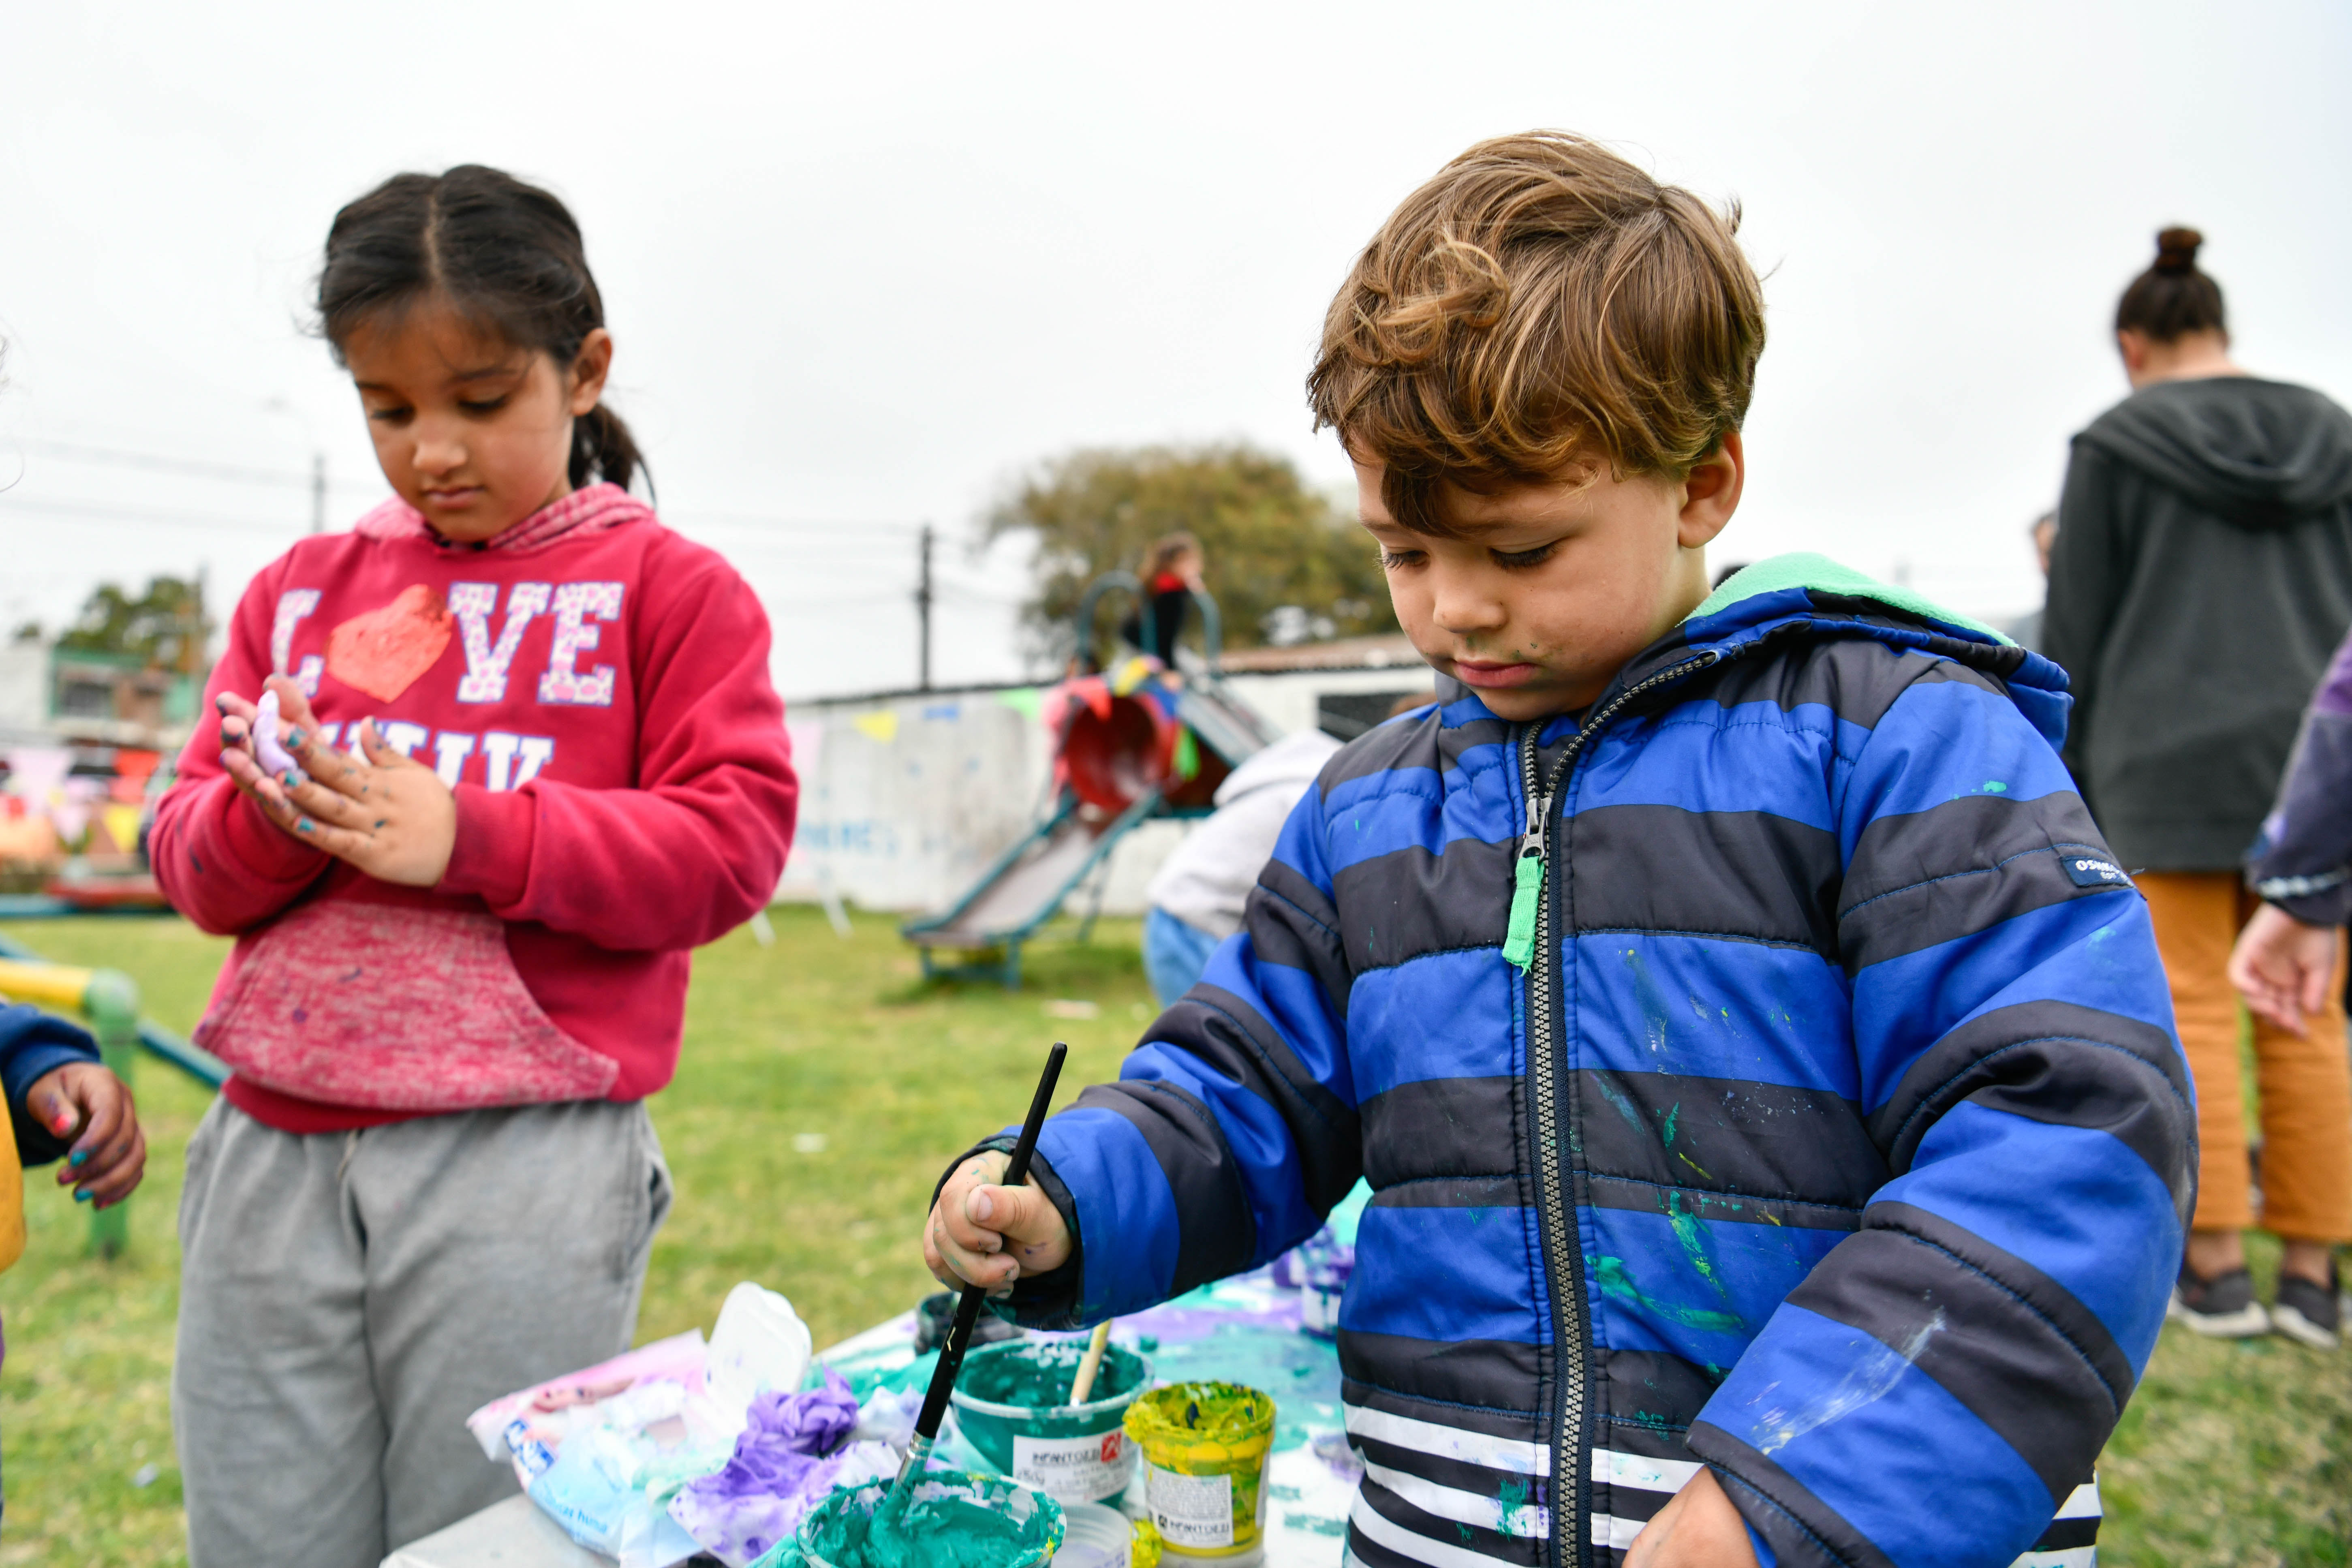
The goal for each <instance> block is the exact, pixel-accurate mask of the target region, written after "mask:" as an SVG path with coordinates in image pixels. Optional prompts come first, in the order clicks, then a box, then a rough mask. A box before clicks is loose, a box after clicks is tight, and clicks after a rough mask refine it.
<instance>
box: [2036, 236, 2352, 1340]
mask: <svg viewBox="0 0 2352 1568" xmlns="http://www.w3.org/2000/svg"><path fill="white" fill-rule="evenodd" d="M2201 243H2202V237H2200V235H2199V234H2198V233H2197V232H2196V231H2195V230H2194V229H2188V228H2168V229H2166V230H2164V231H2163V232H2162V233H2161V234H2159V235H2158V237H2157V255H2156V260H2155V261H2154V263H2153V264H2152V265H2150V266H2149V268H2147V271H2145V272H2143V273H2141V274H2140V275H2139V276H2138V277H2137V278H2136V279H2133V280H2132V282H2131V285H2130V286H2129V287H2128V288H2127V289H2125V290H2124V295H2123V298H2122V299H2121V300H2119V301H2118V302H2117V304H2116V320H2115V326H2116V351H2117V353H2119V355H2120V356H2121V358H2122V360H2123V366H2124V373H2125V376H2126V379H2127V380H2128V381H2129V382H2130V383H2131V385H2132V394H2131V395H2130V396H2129V397H2126V399H2124V400H2123V401H2122V402H2121V403H2119V404H2117V405H2116V406H2114V407H2113V408H2110V409H2108V410H2107V411H2106V412H2105V414H2103V415H2101V416H2099V417H2098V418H2097V419H2095V420H2094V421H2093V422H2092V423H2091V425H2090V426H2088V427H2086V428H2085V429H2084V430H2083V431H2082V432H2081V433H2080V434H2079V435H2077V436H2076V437H2074V450H2073V454H2072V457H2071V458H2070V459H2069V461H2068V464H2067V468H2066V486H2065V490H2064V493H2063V495H2062V496H2061V497H2060V500H2059V503H2058V537H2057V540H2056V542H2054V544H2053V546H2052V549H2051V556H2050V595H2049V603H2048V605H2047V607H2046V608H2045V610H2044V611H2043V618H2042V651H2043V652H2044V653H2045V654H2046V655H2047V656H2048V657H2049V658H2051V659H2053V661H2055V662H2056V663H2057V664H2058V665H2059V667H2060V668H2063V669H2064V670H2065V671H2066V673H2067V676H2068V677H2069V679H2070V681H2071V687H2072V692H2073V695H2074V712H2073V715H2072V718H2071V720H2070V722H2069V725H2068V731H2067V740H2066V761H2067V763H2068V765H2069V766H2070V767H2072V769H2073V770H2074V779H2075V783H2076V785H2077V787H2078V788H2079V789H2080V790H2081V792H2082V795H2083V797H2084V800H2086V801H2087V802H2088V803H2089V804H2090V807H2091V814H2092V816H2094V817H2095V819H2096V820H2097V822H2098V825H2099V830H2100V832H2101V833H2102V834H2103V835H2105V838H2106V841H2107V844H2108V845H2109V847H2111V848H2112V849H2113V850H2114V852H2115V857H2116V864H2117V865H2119V866H2122V867H2124V868H2126V869H2128V870H2129V871H2130V873H2131V876H2132V878H2133V879H2134V880H2135V881H2136V882H2137V883H2138V884H2139V886H2140V887H2141V889H2143V890H2144V891H2145V892H2146V894H2147V900H2148V905H2149V910H2150V913H2151V915H2152V917H2153V919H2154V921H2155V927H2156V939H2157V946H2158V949H2159V951H2160V952H2162V954H2163V958H2164V967H2165V972H2166V974H2167V976H2168V979H2169V981H2170V983H2171V989H2172V1001H2173V1006H2174V1011H2175V1014H2176V1016H2177V1017H2178V1020H2179V1031H2180V1042H2181V1045H2182V1046H2183V1047H2186V1049H2187V1052H2188V1055H2189V1064H2190V1070H2191V1071H2192V1072H2193V1073H2194V1074H2195V1075H2196V1079H2197V1092H2198V1099H2199V1118H2198V1120H2199V1122H2200V1127H2201V1129H2202V1132H2203V1144H2204V1152H2203V1160H2202V1165H2203V1169H2202V1173H2201V1185H2200V1194H2199V1196H2198V1201H2197V1207H2196V1210H2195V1212H2194V1215H2193V1216H2192V1218H2191V1221H2190V1225H2191V1230H2190V1234H2189V1240H2188V1243H2187V1245H2186V1247H2185V1248H2184V1252H2185V1254H2186V1256H2185V1258H2184V1260H2183V1267H2182V1268H2181V1270H2180V1274H2179V1279H2178V1281H2177V1283H2176V1286H2175V1294H2174V1300H2173V1312H2174V1315H2175V1316H2176V1317H2177V1318H2179V1319H2180V1320H2182V1321H2185V1322H2186V1323H2187V1325H2188V1326H2189V1328H2191V1329H2194V1330H2196V1331H2199V1332H2200V1333H2208V1334H2226V1335H2243V1334H2258V1333H2262V1332H2263V1331H2266V1330H2268V1329H2271V1328H2273V1327H2275V1328H2276V1329H2278V1330H2279V1331H2281V1332H2283V1333H2286V1334H2289V1335H2291V1336H2293V1337H2294V1338H2296V1339H2301V1340H2305V1341H2307V1342H2310V1343H2313V1344H2315V1345H2332V1344H2334V1343H2335V1342H2336V1332H2337V1326H2338V1323H2339V1321H2340V1320H2341V1318H2342V1315H2343V1309H2342V1307H2341V1305H2340V1304H2339V1302H2338V1301H2337V1299H2336V1289H2335V1274H2334V1270H2333V1268H2332V1265H2331V1261H2330V1256H2329V1254H2330V1247H2331V1244H2333V1243H2336V1242H2339V1241H2343V1240H2347V1239H2352V1106H2347V1085H2346V1077H2347V1071H2346V1065H2345V1055H2344V1053H2345V1016H2344V1011H2343V1007H2342V1005H2341V1003H2340V1002H2339V1001H2337V1000H2336V999H2335V998H2336V996H2337V995H2339V994H2340V988H2341V986H2342V981H2341V979H2340V978H2335V979H2331V978H2330V976H2331V975H2340V973H2341V965H2342V962H2343V961H2342V959H2341V957H2340V955H2339V952H2338V949H2339V947H2340V946H2341V945H2342V940H2343V939H2342V938H2341V937H2340V936H2338V935H2337V934H2336V929H2337V928H2339V927H2342V926H2343V925H2345V924H2346V923H2347V920H2352V869H2347V858H2352V770H2344V771H2338V770H2337V769H2336V768H2335V767H2334V766H2332V765H2331V766H2330V767H2328V768H2326V769H2323V770H2322V773H2320V774H2315V775H2314V776H2315V778H2319V779H2322V782H2321V783H2320V784H2319V785H2318V787H2317V790H2316V793H2315V795H2312V796H2311V798H2310V801H2309V802H2308V803H2307V804H2305V805H2293V804H2292V803H2289V802H2285V801H2283V797H2281V795H2280V794H2279V790H2280V784H2281V780H2282V777H2283V776H2284V774H2285V773H2287V772H2288V763H2289V758H2290V756H2291V755H2295V754H2296V753H2295V750H2294V748H2295V746H2296V735H2297V732H2298V726H2300V725H2302V724H2303V721H2304V714H2305V706H2306V705H2307V704H2309V703H2310V702H2311V701H2312V693H2313V690H2314V689H2315V688H2320V687H2321V683H2322V678H2323V677H2326V678H2327V679H2328V681H2329V682H2330V685H2331V686H2332V685H2333V683H2334V681H2335V679H2336V678H2335V676H2334V675H2332V674H2331V673H2330V671H2329V669H2328V666H2327V650H2329V649H2330V648H2333V647H2336V645H2337V644H2338V643H2339V642H2342V641H2343V640H2344V637H2345V634H2346V630H2347V627H2352V414H2347V412H2346V410H2344V409H2343V408H2341V407H2339V406H2338V405H2336V404H2335V403H2334V402H2332V401H2331V400H2329V399H2328V398H2327V397H2326V396H2324V395H2321V394H2319V393H2316V392H2314V391H2312V390H2310V389H2309V388H2307V387H2301V386H2294V385H2292V384H2287V383H2284V382H2277V381H2271V380H2268V379H2266V378H2264V377H2262V376H2258V375H2255V374H2251V373H2249V372H2248V371H2247V370H2246V368H2245V367H2244V366H2242V365H2240V364H2239V363H2236V362H2235V361H2234V360H2233V359H2232V358H2231V352H2230V332H2229V328H2228V325H2227V321H2226V315H2225V311H2224V309H2223V305H2222V299H2221V285H2220V284H2219V283H2217V282H2215V281H2214V280H2213V279H2212V278H2211V277H2210V276H2209V275H2207V274H2206V273H2205V272H2204V271H2203V270H2202V269H2201V268H2199V266H2198V265H2197V252H2198V248H2199V247H2200V244H2201ZM2338 668H2339V669H2341V668H2343V665H2342V662H2341V658H2339V662H2338ZM2342 695H2343V696H2344V700H2345V701H2346V702H2347V707H2346V708H2345V709H2344V712H2345V713H2346V714H2347V716H2352V688H2347V691H2346V692H2345V693H2343V694H2342ZM2322 696H2323V699H2325V698H2326V689H2325V688H2323V689H2322ZM2330 722H2331V723H2333V722H2335V721H2330ZM2346 722H2347V724H2352V717H2347V721H2346ZM2320 734H2321V731H2320V730H2319V729H2317V728H2311V729H2308V730H2307V731H2306V740H2309V739H2312V738H2314V737H2318V736H2320ZM2328 734H2329V736H2330V737H2332V736H2333V735H2334V731H2332V730H2330V731H2328ZM2346 736H2347V739H2352V729H2347V731H2346ZM2331 743H2332V742H2331ZM2314 754H2316V753H2314ZM2328 754H2329V756H2330V758H2331V759H2333V758H2334V756H2335V753H2334V752H2329V753H2328ZM2345 760H2347V761H2352V752H2347V753H2346V759H2345ZM2297 765H2298V767H2299V766H2300V763H2298V764H2297ZM2323 775H2324V777H2323ZM2338 803H2340V806H2339V804H2338ZM2282 810H2284V811H2286V812H2287V815H2289V816H2294V818H2295V820H2296V827H2295V830H2294V832H2293V833H2290V834H2288V835H2287V836H2286V837H2284V838H2282V837H2279V836H2278V835H2276V834H2274V833H2273V832H2271V831H2270V829H2271V828H2272V827H2273V826H2276V822H2277V817H2278V814H2279V812H2280V811H2282ZM2266 813H2268V814H2271V815H2270V816H2269V817H2268V818H2266V817H2265V814H2266ZM2339 830H2340V831H2339ZM2258 839H2260V840H2262V841H2263V843H2264V844H2268V845H2270V846H2272V847H2273V849H2279V850H2280V853H2278V854H2267V852H2265V851H2263V850H2260V849H2258V850H2257V852H2256V859H2257V862H2258V864H2257V865H2256V867H2255V868H2254V871H2253V876H2252V883H2253V886H2254V889H2255V891H2257V892H2259V893H2260V894H2261V896H2262V898H2263V901H2264V903H2265V904H2268V905H2273V906H2278V907H2277V908H2274V909H2268V910H2259V911H2258V910H2256V909H2255V908H2254V906H2253V902H2252V900H2251V899H2249V898H2248V897H2247V896H2246V894H2245V893H2244V892H2242V890H2241V882H2240V876H2239V874H2240V871H2241V869H2242V867H2243V864H2244V862H2245V859H2246V857H2247V854H2248V846H2249V845H2252V844H2255V843H2256V841H2257V840H2258ZM2282 847H2283V848H2282ZM2266 855H2267V858H2265V857H2266ZM2143 868H2145V869H2143ZM2306 895H2310V896H2311V899H2310V901H2305V900H2306ZM2323 905H2324V906H2326V907H2324V908H2323V907H2320V906H2323ZM2339 906H2340V907H2339ZM2290 917H2292V918H2290ZM2250 919H2251V921H2252V923H2251V924H2249V921H2250ZM2282 920H2284V921H2286V922H2287V925H2288V927H2291V928H2292V927H2297V926H2298V923H2299V925H2300V927H2302V928H2308V929H2303V930H2300V931H2299V933H2298V932H2296V931H2289V932H2288V934H2290V935H2294V939H2295V940H2294V944H2291V945H2294V946H2295V947H2296V951H2297V952H2298V953H2299V954H2300V956H2298V957H2296V958H2294V960H2293V961H2292V963H2291V964H2289V967H2291V968H2292V969H2293V971H2294V980H2293V986H2291V988H2293V987H2299V986H2301V985H2303V984H2305V983H2306V981H2307V983H2308V985H2309V986H2310V988H2311V996H2312V999H2311V1001H2310V1002H2309V1003H2308V1004H2307V1005H2305V1007H2304V1008H2303V1011H2305V1012H2308V1013H2310V1014H2311V1015H2313V1016H2311V1018H2310V1019H2309V1022H2308V1027H2307V1032H2305V1030H2304V1029H2303V1028H2301V1027H2299V1026H2303V1025H2304V1023H2305V1020H2304V1018H2303V1017H2302V1016H2300V1014H2298V1015H2297V1016H2294V1018H2292V1019H2291V1020H2290V1019H2288V1018H2287V1016H2286V1015H2285V1014H2284V1013H2282V1012H2280V1011H2278V1010H2277V1009H2276V1008H2275V1007H2272V1008H2271V1010H2270V1011H2267V1012H2265V1011H2263V1006H2264V1005H2268V1004H2267V1002H2265V1003H2264V1004H2263V1005H2257V1008H2256V1011H2257V1013H2258V1015H2259V1016H2261V1017H2262V1019H2263V1023H2262V1025H2261V1026H2259V1027H2258V1028H2257V1029H2256V1032H2255V1037H2254V1049H2255V1055H2256V1058H2257V1061H2258V1064H2259V1069H2258V1072H2259V1079H2260V1086H2261V1092H2262V1115H2263V1135H2264V1136H2263V1171H2262V1182H2261V1186H2262V1192H2263V1201H2262V1205H2261V1208H2260V1212H2259V1214H2257V1212H2256V1209H2255V1205H2254V1203H2253V1201H2252V1192H2251V1188H2252V1181H2251V1179H2250V1173H2249V1171H2248V1169H2247V1159H2246V1146H2245V1131H2244V1125H2243V1101H2242V1095H2241V1089H2240V1084H2239V1068H2238V1054H2237V1047H2238V1029H2239V1015H2238V1010H2237V1006H2236V1001H2235V998H2233V997H2232V996H2231V987H2230V981H2229V974H2228V969H2227V963H2228V955H2229V951H2230V944H2231V942H2232V941H2233V940H2235V939H2236V938H2237V936H2238V932H2239V930H2240V928H2241V927H2244V928H2246V930H2247V931H2248V936H2249V940H2254V939H2258V938H2259V939H2263V940H2265V941H2267V940H2272V939H2274V938H2276V937H2277V936H2278V935H2279V934H2280V932H2281V930H2282V928H2281V927H2280V926H2279V925H2278V924H2277V922H2278V921H2282ZM2263 962H2264V963H2265V964H2268V965H2270V966H2271V967H2273V968H2276V967H2277V966H2278V965H2279V964H2280V963H2286V962H2287V961H2286V960H2284V959H2280V958H2278V957H2276V956H2275V955H2273V957H2272V958H2268V959H2265V960H2264V961H2263ZM2331 987H2334V988H2335V989H2334V990H2332V991H2331V990H2330V988H2331ZM2323 991H2325V992H2328V993H2329V994H2328V995H2327V996H2326V997H2322V996H2321V995H2320V993H2321V992H2323ZM2265 996H2267V994H2265ZM2257 1222H2259V1223H2260V1224H2262V1225H2263V1226H2265V1227H2267V1228H2268V1229H2270V1230H2272V1231H2274V1232H2276V1233H2277V1234H2279V1235H2280V1236H2281V1237H2284V1239H2285V1240H2286V1242H2287V1247H2286V1255H2285V1257H2284V1259H2283V1260H2282V1262H2281V1268H2280V1283H2279V1295H2278V1298H2277V1304H2276V1305H2275V1306H2274V1307H2273V1308H2271V1309H2267V1310H2266V1309H2265V1308H2264V1307H2263V1304H2262V1303H2261V1302H2260V1301H2258V1300H2255V1298H2254V1289H2253V1280H2252V1277H2251V1275H2249V1273H2248V1272H2247V1270H2246V1267H2245V1251H2244V1247H2243V1245H2242V1232H2243V1231H2244V1230H2245V1228H2246V1227H2247V1226H2251V1225H2253V1224H2255V1223H2257Z"/></svg>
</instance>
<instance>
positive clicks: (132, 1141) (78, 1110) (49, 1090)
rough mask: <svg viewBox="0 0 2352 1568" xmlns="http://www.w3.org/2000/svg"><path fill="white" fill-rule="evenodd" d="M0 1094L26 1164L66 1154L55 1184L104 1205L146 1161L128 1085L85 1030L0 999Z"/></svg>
mask: <svg viewBox="0 0 2352 1568" xmlns="http://www.w3.org/2000/svg"><path fill="white" fill-rule="evenodd" d="M0 1093H5V1095H6V1097H7V1100H8V1114H9V1120H10V1121H11V1123H12V1125H13V1129H14V1131H15V1132H16V1155H17V1158H18V1160H19V1161H21V1162H22V1163H24V1165H25V1166H26V1168H28V1169H29V1168H30V1167H32V1166H35V1165H45V1164H47V1163H49V1162H50V1161H52V1160H56V1159H58V1158H60V1157H62V1158H64V1160H65V1162H66V1163H65V1165H64V1167H63V1168H61V1169H60V1170H59V1171H58V1185H59V1186H61V1187H65V1186H70V1187H72V1188H73V1189H74V1196H75V1198H77V1199H78V1200H81V1201H84V1202H89V1203H93V1204H95V1205H97V1206H98V1207H100V1208H108V1207H110V1206H111V1205H115V1204H119V1203H121V1201H122V1200H123V1199H124V1198H127V1197H129V1196H130V1195H131V1189H132V1188H134V1187H136V1186H137V1185H138V1184H139V1181H140V1178H141V1176H142V1175H143V1174H144V1173H145V1172H146V1168H147V1137H146V1133H145V1132H144V1131H142V1129H141V1128H140V1125H139V1111H138V1108H137V1106H136V1105H134V1104H133V1103H132V1101H131V1089H130V1088H129V1086H128V1085H126V1084H124V1083H123V1081H122V1080H121V1079H119V1078H117V1077H115V1076H114V1075H113V1074H112V1073H110V1072H109V1071H108V1070H107V1069H106V1068H104V1067H102V1066H100V1064H99V1058H98V1042H97V1041H95V1040H93V1039H91V1038H90V1037H89V1033H88V1032H87V1031H86V1030H83V1029H79V1028H77V1027H76V1026H73V1025H72V1024H69V1023H68V1022H66V1021H65V1020H64V1019H63V1018H59V1017H56V1016H52V1015H50V1014H47V1013H44V1012H42V1011H40V1010H39V1009H38V1008H36V1007H28V1006H13V1007H10V1006H0Z"/></svg>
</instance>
